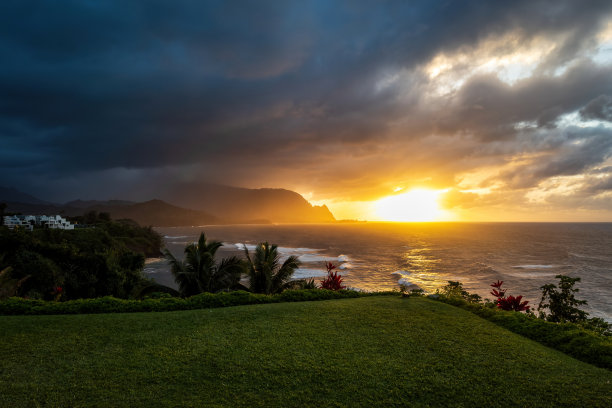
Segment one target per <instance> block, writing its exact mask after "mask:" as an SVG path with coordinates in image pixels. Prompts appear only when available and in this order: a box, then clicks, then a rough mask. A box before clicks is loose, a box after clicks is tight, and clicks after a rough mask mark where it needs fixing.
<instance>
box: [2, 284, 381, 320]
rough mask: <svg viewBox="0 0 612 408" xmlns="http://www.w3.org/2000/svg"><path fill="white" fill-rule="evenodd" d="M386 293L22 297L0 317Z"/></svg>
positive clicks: (318, 291) (319, 291) (13, 300)
mask: <svg viewBox="0 0 612 408" xmlns="http://www.w3.org/2000/svg"><path fill="white" fill-rule="evenodd" d="M384 294H388V292H378V293H366V292H357V291H353V290H339V291H332V290H325V289H302V290H286V291H284V292H282V293H280V294H275V295H263V294H258V293H250V292H246V291H235V292H221V293H201V294H199V295H195V296H191V297H188V298H173V297H164V298H159V299H143V300H125V299H118V298H115V297H112V296H105V297H101V298H94V299H78V300H69V301H66V302H53V301H44V300H33V299H24V298H17V297H13V298H9V299H7V300H4V301H1V302H0V315H55V314H85V313H133V312H167V311H173V310H193V309H209V308H217V307H227V306H239V305H252V304H257V303H278V302H305V301H314V300H329V299H346V298H356V297H363V296H373V295H384Z"/></svg>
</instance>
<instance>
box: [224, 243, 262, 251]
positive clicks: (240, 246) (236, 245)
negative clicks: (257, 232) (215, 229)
mask: <svg viewBox="0 0 612 408" xmlns="http://www.w3.org/2000/svg"><path fill="white" fill-rule="evenodd" d="M232 245H234V246H235V247H236V249H239V250H241V251H244V247H245V246H246V248H247V249H248V250H249V251H254V250H255V248H257V245H254V244H243V243H237V244H226V243H223V246H232Z"/></svg>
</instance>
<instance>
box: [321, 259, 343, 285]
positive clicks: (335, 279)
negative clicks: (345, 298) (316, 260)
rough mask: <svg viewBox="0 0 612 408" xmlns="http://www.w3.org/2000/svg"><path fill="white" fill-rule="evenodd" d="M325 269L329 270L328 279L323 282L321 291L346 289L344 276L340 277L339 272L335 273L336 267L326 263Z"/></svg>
mask: <svg viewBox="0 0 612 408" xmlns="http://www.w3.org/2000/svg"><path fill="white" fill-rule="evenodd" d="M325 268H326V269H327V277H326V278H325V279H324V280H322V281H321V289H329V290H340V289H344V288H346V286H344V285H342V276H341V275H338V272H334V269H336V265H334V264H333V263H331V262H325Z"/></svg>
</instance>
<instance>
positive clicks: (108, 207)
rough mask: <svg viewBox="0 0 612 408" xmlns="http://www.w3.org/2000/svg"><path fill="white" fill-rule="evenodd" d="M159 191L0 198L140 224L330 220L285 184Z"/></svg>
mask: <svg viewBox="0 0 612 408" xmlns="http://www.w3.org/2000/svg"><path fill="white" fill-rule="evenodd" d="M160 193H161V196H162V198H163V200H162V199H153V200H147V201H143V202H135V201H127V200H107V201H99V200H88V201H83V200H75V201H70V202H67V203H64V204H58V203H51V202H47V201H44V200H41V199H39V198H37V197H35V196H33V195H30V194H27V193H24V192H21V191H19V190H16V189H14V188H5V187H0V202H5V203H6V204H7V208H6V212H8V213H22V214H61V215H65V216H77V215H83V214H84V213H86V212H89V211H97V212H107V213H109V214H110V215H111V217H112V218H114V219H121V218H131V219H133V220H135V221H137V222H138V223H139V224H141V225H153V226H159V227H168V226H189V225H205V224H251V223H321V222H334V221H335V218H334V216H333V214H332V213H331V212H330V211H329V209H328V208H327V207H326V206H325V205H323V206H313V205H311V204H310V203H309V202H308V201H307V200H306V199H304V197H302V196H301V195H300V194H298V193H296V192H294V191H290V190H285V189H271V188H262V189H248V188H240V187H230V186H223V185H216V184H204V185H199V186H194V185H180V186H176V187H174V188H172V189H169V190H166V191H164V192H160Z"/></svg>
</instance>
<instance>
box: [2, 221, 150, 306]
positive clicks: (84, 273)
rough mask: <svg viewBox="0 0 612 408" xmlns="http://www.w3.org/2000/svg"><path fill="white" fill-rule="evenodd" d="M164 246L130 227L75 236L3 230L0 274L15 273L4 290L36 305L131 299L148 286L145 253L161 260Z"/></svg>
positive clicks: (146, 231) (105, 226)
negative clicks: (37, 302)
mask: <svg viewBox="0 0 612 408" xmlns="http://www.w3.org/2000/svg"><path fill="white" fill-rule="evenodd" d="M103 218H104V217H103ZM133 242H137V243H138V244H137V245H132V243H133ZM160 243H161V238H160V237H159V234H157V233H156V232H154V231H152V230H151V229H150V228H148V227H140V226H138V225H134V224H133V223H131V222H129V221H121V222H115V221H108V220H107V221H105V222H100V223H99V224H96V227H95V228H83V229H75V230H56V229H35V230H34V231H23V230H15V231H11V230H9V229H8V228H0V257H4V258H3V260H2V262H0V269H4V268H5V267H9V266H10V267H11V269H10V270H8V271H6V272H4V273H3V275H2V276H3V278H2V279H3V282H5V283H4V284H3V287H5V288H8V287H9V286H10V287H11V288H12V289H11V290H10V292H11V293H12V294H13V295H15V296H23V297H28V298H32V299H47V300H53V299H58V300H60V299H61V300H69V299H80V298H93V297H100V296H115V297H119V298H127V297H129V296H130V295H131V293H132V291H133V290H134V288H135V287H137V286H139V285H140V284H142V282H143V281H145V279H144V276H143V275H142V269H143V266H144V258H145V253H154V254H159V253H160V248H159V244H160ZM155 245H157V247H156V249H154V248H155ZM26 277H27V279H25V278H26ZM8 282H12V283H10V284H9V283H8ZM16 283H19V285H16ZM58 288H61V290H59V291H58Z"/></svg>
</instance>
